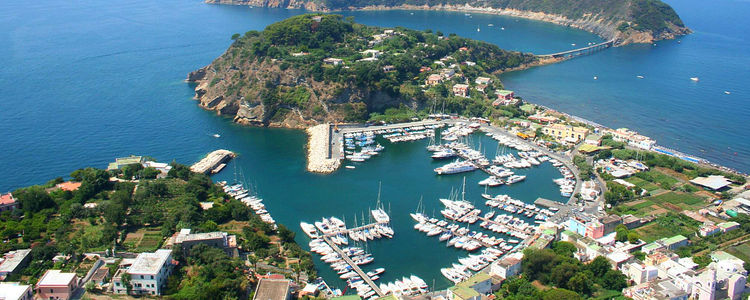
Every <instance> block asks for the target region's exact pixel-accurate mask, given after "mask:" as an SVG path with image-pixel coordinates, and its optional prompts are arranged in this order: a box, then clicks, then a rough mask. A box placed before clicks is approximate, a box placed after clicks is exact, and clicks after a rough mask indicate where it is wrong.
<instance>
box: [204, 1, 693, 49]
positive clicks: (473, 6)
mask: <svg viewBox="0 0 750 300" xmlns="http://www.w3.org/2000/svg"><path fill="white" fill-rule="evenodd" d="M206 2H207V3H217V4H235V5H252V6H267V7H281V8H304V9H308V10H312V11H340V10H357V9H370V10H377V9H426V10H454V11H469V12H483V13H493V14H501V15H511V16H516V17H522V18H529V19H535V20H541V21H545V22H551V23H555V24H560V25H564V26H571V27H575V28H580V29H583V30H586V31H589V32H593V33H595V34H598V35H600V36H602V37H603V38H606V39H613V38H614V39H617V41H618V44H629V43H651V42H653V41H656V40H662V39H672V38H675V37H676V36H679V35H684V34H688V33H690V30H689V29H688V28H687V27H685V25H684V24H683V22H682V20H681V19H680V17H679V16H678V15H677V13H676V12H675V11H674V9H672V7H670V6H669V5H668V4H666V3H664V2H662V1H660V0H625V1H622V0H579V1H567V0H437V1H434V0H206Z"/></svg>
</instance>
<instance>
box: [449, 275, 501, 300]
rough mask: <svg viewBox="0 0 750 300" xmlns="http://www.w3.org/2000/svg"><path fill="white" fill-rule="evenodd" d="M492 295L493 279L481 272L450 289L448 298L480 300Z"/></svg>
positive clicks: (453, 299)
mask: <svg viewBox="0 0 750 300" xmlns="http://www.w3.org/2000/svg"><path fill="white" fill-rule="evenodd" d="M491 293H492V277H490V275H489V274H487V273H483V272H479V273H476V274H474V275H473V276H471V277H469V278H468V279H466V280H464V281H462V282H459V283H458V284H457V285H456V286H454V287H452V288H449V289H448V298H449V299H452V300H479V299H481V298H482V296H487V295H489V294H491Z"/></svg>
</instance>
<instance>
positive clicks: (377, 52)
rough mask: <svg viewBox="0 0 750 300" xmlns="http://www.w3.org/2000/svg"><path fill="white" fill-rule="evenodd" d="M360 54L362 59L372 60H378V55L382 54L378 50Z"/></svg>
mask: <svg viewBox="0 0 750 300" xmlns="http://www.w3.org/2000/svg"><path fill="white" fill-rule="evenodd" d="M360 53H361V54H362V56H364V57H372V58H378V57H380V55H382V54H383V52H381V51H380V50H375V49H367V50H365V51H362V52H360Z"/></svg>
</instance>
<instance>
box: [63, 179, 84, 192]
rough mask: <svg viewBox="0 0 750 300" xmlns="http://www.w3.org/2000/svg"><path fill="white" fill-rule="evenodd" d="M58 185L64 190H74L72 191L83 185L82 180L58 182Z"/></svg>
mask: <svg viewBox="0 0 750 300" xmlns="http://www.w3.org/2000/svg"><path fill="white" fill-rule="evenodd" d="M57 187H59V188H60V189H62V190H63V191H71V192H72V191H75V190H77V189H78V188H79V187H81V183H80V182H73V181H68V182H63V183H58V184H57Z"/></svg>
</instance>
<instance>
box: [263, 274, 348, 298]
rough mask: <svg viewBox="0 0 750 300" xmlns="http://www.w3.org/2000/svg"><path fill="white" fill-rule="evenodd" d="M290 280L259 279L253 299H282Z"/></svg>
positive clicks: (285, 295)
mask: <svg viewBox="0 0 750 300" xmlns="http://www.w3.org/2000/svg"><path fill="white" fill-rule="evenodd" d="M290 282H291V281H289V280H288V279H266V278H264V279H261V280H260V283H259V284H258V288H257V289H256V290H255V295H254V296H253V300H284V299H286V297H287V295H288V293H289V283H290ZM357 299H359V297H357ZM352 300H353V299H352Z"/></svg>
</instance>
